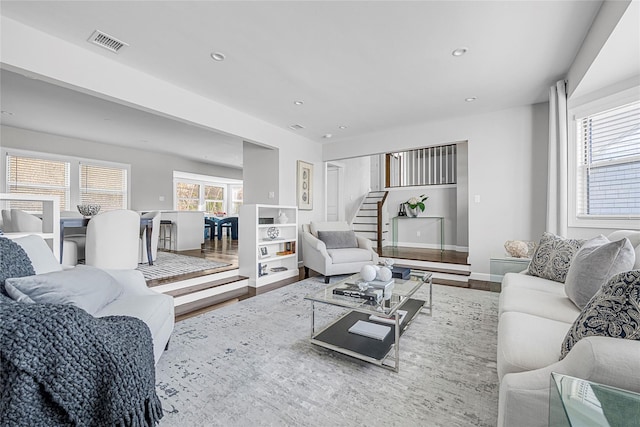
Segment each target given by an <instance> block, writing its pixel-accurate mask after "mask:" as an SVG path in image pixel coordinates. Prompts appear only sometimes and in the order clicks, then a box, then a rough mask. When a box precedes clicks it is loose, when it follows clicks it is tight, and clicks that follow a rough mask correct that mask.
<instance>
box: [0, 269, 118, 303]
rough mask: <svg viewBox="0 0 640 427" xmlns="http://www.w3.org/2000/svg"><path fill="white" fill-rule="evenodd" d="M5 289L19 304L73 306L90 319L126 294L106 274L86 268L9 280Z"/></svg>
mask: <svg viewBox="0 0 640 427" xmlns="http://www.w3.org/2000/svg"><path fill="white" fill-rule="evenodd" d="M5 289H6V290H7V293H8V294H9V295H10V296H11V298H13V299H14V300H16V301H22V302H28V303H33V302H38V303H47V304H67V305H73V306H76V307H78V308H81V309H83V310H85V311H86V312H87V313H89V314H91V315H93V314H95V313H96V312H97V311H99V310H100V309H102V308H103V307H104V306H105V305H107V304H109V303H111V302H112V301H113V300H115V299H116V298H118V297H119V296H120V295H121V294H122V292H123V289H122V285H120V284H119V283H118V282H117V281H116V280H115V279H114V278H113V277H111V276H110V275H109V274H107V273H106V272H105V271H103V270H100V269H98V268H94V267H89V266H84V265H79V266H77V267H76V268H71V269H68V270H64V271H54V272H51V273H45V274H36V275H33V276H25V277H14V278H8V279H7V280H6V281H5Z"/></svg>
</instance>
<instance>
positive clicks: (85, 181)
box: [80, 162, 128, 212]
mask: <svg viewBox="0 0 640 427" xmlns="http://www.w3.org/2000/svg"><path fill="white" fill-rule="evenodd" d="M127 187H128V180H127V169H124V168H119V167H110V166H104V165H97V164H90V163H84V162H81V163H80V203H81V204H89V203H91V204H98V205H100V210H101V211H103V212H104V211H110V210H115V209H127Z"/></svg>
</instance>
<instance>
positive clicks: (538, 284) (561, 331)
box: [497, 231, 640, 427]
mask: <svg viewBox="0 0 640 427" xmlns="http://www.w3.org/2000/svg"><path fill="white" fill-rule="evenodd" d="M608 237H609V240H611V241H619V240H620V239H623V238H628V239H629V243H630V244H631V246H633V248H634V250H635V265H634V266H633V268H632V269H634V270H638V269H640V232H634V231H618V232H615V233H613V234H611V235H610V236H608ZM581 311H582V310H581V309H580V308H578V307H577V306H576V305H575V304H574V303H573V302H572V300H571V299H570V298H569V297H568V296H567V293H566V292H565V285H564V284H563V283H559V282H557V281H553V280H547V279H543V278H540V277H535V276H532V275H528V274H526V272H523V273H508V274H506V275H505V277H504V279H503V281H502V291H501V295H500V308H499V316H500V317H499V323H498V354H497V365H498V366H497V369H498V377H499V380H500V398H499V413H498V426H501V427H502V426H506V427H511V426H513V427H534V426H548V414H549V390H550V379H551V373H552V372H558V373H562V374H567V375H570V376H574V377H578V378H582V379H586V380H590V381H593V382H597V383H602V384H607V385H611V386H615V387H619V388H622V389H625V390H631V391H635V392H640V341H637V340H632V339H621V338H610V337H601V336H589V337H585V338H582V339H580V340H579V341H577V342H576V343H575V345H574V346H573V348H571V350H570V351H569V352H568V353H567V355H566V357H564V358H563V359H562V360H560V358H561V349H562V346H563V342H564V340H565V337H566V336H567V333H568V332H569V330H570V329H571V328H572V325H573V323H574V321H575V320H576V319H577V318H578V317H579V316H580V315H581Z"/></svg>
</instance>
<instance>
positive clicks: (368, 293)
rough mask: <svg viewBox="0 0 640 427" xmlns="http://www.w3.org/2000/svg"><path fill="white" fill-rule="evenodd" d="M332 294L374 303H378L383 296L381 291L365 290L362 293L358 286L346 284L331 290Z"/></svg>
mask: <svg viewBox="0 0 640 427" xmlns="http://www.w3.org/2000/svg"><path fill="white" fill-rule="evenodd" d="M333 294H334V295H340V296H344V297H350V298H359V299H364V300H367V301H372V302H375V303H379V302H380V301H381V300H382V297H383V295H384V293H383V291H382V289H367V290H364V291H362V290H360V288H358V286H356V285H351V284H348V283H346V284H343V285H338V286H337V287H335V288H334V289H333Z"/></svg>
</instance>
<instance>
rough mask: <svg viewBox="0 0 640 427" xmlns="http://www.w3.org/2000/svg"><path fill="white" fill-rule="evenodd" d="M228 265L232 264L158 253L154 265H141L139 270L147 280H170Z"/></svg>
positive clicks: (169, 253)
mask: <svg viewBox="0 0 640 427" xmlns="http://www.w3.org/2000/svg"><path fill="white" fill-rule="evenodd" d="M228 265H231V264H227V263H224V262H217V261H211V260H208V259H204V258H198V257H192V256H186V255H179V254H174V253H171V252H163V251H158V256H157V258H156V260H155V261H154V262H153V265H147V264H140V265H138V268H137V270H138V271H141V272H142V274H143V275H144V278H145V279H146V280H156V279H168V278H170V277H174V276H180V275H182V274H188V273H196V272H198V271H204V270H213V269H216V268H220V267H226V266H228Z"/></svg>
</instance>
